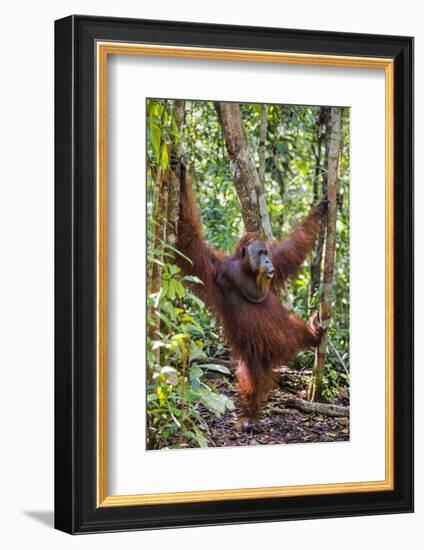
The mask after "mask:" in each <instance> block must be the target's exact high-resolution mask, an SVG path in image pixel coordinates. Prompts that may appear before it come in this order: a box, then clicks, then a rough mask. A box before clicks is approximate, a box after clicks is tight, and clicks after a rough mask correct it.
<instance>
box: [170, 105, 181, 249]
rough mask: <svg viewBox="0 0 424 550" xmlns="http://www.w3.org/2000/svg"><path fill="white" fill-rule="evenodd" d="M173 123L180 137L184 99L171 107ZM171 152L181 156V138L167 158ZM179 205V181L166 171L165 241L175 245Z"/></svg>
mask: <svg viewBox="0 0 424 550" xmlns="http://www.w3.org/2000/svg"><path fill="white" fill-rule="evenodd" d="M172 113H173V117H174V119H175V124H176V127H177V129H178V133H179V135H180V138H181V131H182V126H183V124H184V118H185V101H184V100H183V99H176V100H175V101H174V106H173V109H172ZM171 154H174V155H176V156H177V157H180V156H181V139H179V140H178V141H177V142H176V143H175V142H174V143H172V144H171V145H170V147H169V158H170V157H171ZM179 205H180V182H179V181H178V178H177V177H176V176H175V174H174V172H173V171H172V170H169V171H168V215H167V218H168V219H167V221H168V228H167V242H168V243H169V244H170V245H172V246H175V244H176V242H177V227H178V214H179V210H180V209H179Z"/></svg>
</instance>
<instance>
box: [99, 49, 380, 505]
mask: <svg viewBox="0 0 424 550" xmlns="http://www.w3.org/2000/svg"><path fill="white" fill-rule="evenodd" d="M108 78H109V96H108V104H109V106H108V116H109V118H108V120H109V125H108V136H109V145H108V147H109V154H108V162H109V164H108V173H109V179H108V200H109V206H108V251H109V255H108V258H109V268H108V269H109V271H108V293H109V294H108V298H109V302H108V304H109V306H108V307H109V315H108V319H109V328H108V408H109V409H108V419H109V428H108V453H109V454H108V468H109V474H108V494H110V495H116V494H118V495H119V494H121V495H126V494H135V493H136V494H137V493H158V492H176V491H197V490H207V489H231V488H237V487H240V488H241V487H244V488H250V487H271V486H282V485H308V484H315V483H316V484H320V483H337V482H339V483H342V482H348V481H377V480H382V479H384V467H385V453H384V436H385V430H384V427H385V426H384V420H385V408H384V391H385V384H384V366H385V361H384V357H385V339H384V336H385V330H384V325H385V322H384V321H385V304H384V298H385V287H384V276H385V256H384V250H385V223H384V213H385V194H384V192H385V85H384V70H383V69H379V70H370V69H365V70H362V71H358V69H350V68H340V67H337V68H336V67H330V68H323V67H303V66H293V65H283V66H282V65H276V64H271V63H270V64H268V63H267V64H261V65H260V66H259V67H258V64H257V63H240V62H235V63H231V62H228V61H207V62H205V61H204V60H189V59H184V60H181V59H173V60H169V59H165V58H156V59H154V58H153V59H152V58H144V57H133V56H126V57H121V56H119V57H116V56H113V57H112V59H111V60H110V61H109V67H108ZM223 83H224V85H223ZM164 92H165V93H166V94H168V97H177V98H178V97H195V98H198V99H209V100H210V99H214V98H220V99H227V100H234V99H237V100H239V101H250V102H261V101H265V100H266V101H269V102H278V101H280V102H286V103H294V102H297V103H300V104H304V105H310V104H313V103H315V104H318V105H336V104H339V105H347V106H349V108H350V135H351V142H350V144H351V186H350V188H351V197H350V198H351V201H350V206H351V217H350V219H351V250H350V251H351V300H350V302H351V323H350V329H351V332H350V334H351V343H350V344H351V345H350V351H351V353H350V357H351V375H352V387H351V390H352V391H351V395H352V399H351V433H350V441H349V442H344V443H326V444H313V445H305V444H303V445H268V446H257V447H255V448H250V449H249V450H248V451H246V449H243V448H240V447H239V448H225V449H195V450H194V449H187V450H178V451H175V450H174V451H162V452H159V451H158V452H152V451H146V450H145V417H146V413H145V395H144V391H143V390H144V388H145V384H146V381H145V372H146V371H145V339H144V338H143V334H144V331H145V280H146V271H145V239H146V237H145V217H144V212H145V189H144V187H145V186H144V180H145V174H144V167H145V158H144V151H145V149H146V144H145V117H146V113H145V101H144V98H145V97H158V96H160V95H161V94H163V93H164ZM365 196H366V197H367V200H364V197H365ZM364 220H368V223H366V224H365V223H363V221H364ZM370 231H372V233H373V239H372V246H370V237H369V232H370ZM363 265H367V266H368V270H369V271H367V270H365V269H363ZM369 273H372V274H373V280H374V281H375V282H374V284H370V282H369ZM364 311H366V312H367V314H366V315H364V314H363V312H364ZM363 403H368V404H369V406H368V407H366V408H365V407H363V406H362V405H363ZM258 463H259V464H266V468H257V467H256V465H257V464H258ZM230 464H231V465H234V464H237V465H238V466H237V468H232V467H228V466H229V465H230ZM282 464H284V468H282V467H281V465H282ZM311 464H319V465H320V467H319V469H318V470H315V469H312V468H311V467H310V465H311ZM148 472H160V475H146V474H147V473H148ZM175 472H178V475H175ZM205 472H207V475H206V476H205Z"/></svg>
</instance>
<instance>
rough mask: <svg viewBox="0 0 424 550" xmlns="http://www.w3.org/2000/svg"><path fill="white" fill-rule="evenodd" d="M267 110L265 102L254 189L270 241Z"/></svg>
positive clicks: (263, 225)
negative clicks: (266, 170)
mask: <svg viewBox="0 0 424 550" xmlns="http://www.w3.org/2000/svg"><path fill="white" fill-rule="evenodd" d="M268 110H269V107H268V105H267V104H264V105H263V106H262V116H261V125H260V130H259V171H258V176H259V185H258V188H257V189H256V193H257V195H258V204H259V214H260V216H261V219H262V229H263V231H264V233H265V236H266V238H267V239H268V241H272V240H273V239H274V236H273V234H272V227H271V220H270V219H269V212H268V207H267V205H266V200H265V152H266V135H267V131H268Z"/></svg>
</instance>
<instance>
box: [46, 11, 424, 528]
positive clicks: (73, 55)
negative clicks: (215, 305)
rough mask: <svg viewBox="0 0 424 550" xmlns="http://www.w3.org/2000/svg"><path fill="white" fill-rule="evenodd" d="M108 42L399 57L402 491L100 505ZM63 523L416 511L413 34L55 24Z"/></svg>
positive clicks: (398, 452) (83, 21)
mask: <svg viewBox="0 0 424 550" xmlns="http://www.w3.org/2000/svg"><path fill="white" fill-rule="evenodd" d="M99 40H105V41H118V42H119V41H121V42H126V43H128V42H144V43H152V44H168V45H179V46H201V47H208V48H228V49H239V50H249V49H254V50H264V51H270V52H274V51H276V52H293V53H299V52H301V53H310V54H323V55H325V54H328V55H335V56H358V57H379V58H390V59H393V60H394V92H395V93H394V206H395V210H394V281H395V287H394V303H393V306H394V319H395V333H394V490H391V491H376V492H361V493H348V494H327V495H310V496H294V497H282V498H260V499H247V500H242V499H241V500H229V501H218V502H191V503H180V504H152V505H145V506H130V505H128V506H118V507H106V508H102V507H98V506H97V499H96V491H97V480H96V368H95V367H96V260H95V258H96V186H95V182H96V144H95V132H96V100H95V93H94V90H95V86H96V69H95V63H96V48H95V44H96V42H97V41H99ZM55 281H56V282H55V527H56V528H57V529H60V530H62V531H65V532H68V533H72V534H75V533H93V532H103V531H121V530H130V529H146V528H148V529H152V528H164V527H181V526H197V525H216V524H231V523H250V522H264V521H279V520H294V519H308V518H326V517H336V516H359V515H369V514H388V513H399V512H411V511H413V39H412V38H410V37H402V36H378V35H365V34H348V33H336V32H321V31H320V32H318V31H309V30H292V29H277V28H259V27H240V26H226V25H209V24H201V23H181V22H178V23H177V22H169V21H149V20H133V19H121V18H109V17H89V16H77V15H73V16H70V17H66V18H64V19H60V20H58V21H56V22H55Z"/></svg>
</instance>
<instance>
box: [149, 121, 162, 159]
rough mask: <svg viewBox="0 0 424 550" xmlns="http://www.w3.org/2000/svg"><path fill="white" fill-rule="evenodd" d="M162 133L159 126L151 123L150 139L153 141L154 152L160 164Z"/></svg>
mask: <svg viewBox="0 0 424 550" xmlns="http://www.w3.org/2000/svg"><path fill="white" fill-rule="evenodd" d="M161 135H162V133H161V131H160V128H159V126H158V125H157V124H155V123H154V122H151V123H150V139H151V141H152V145H153V150H154V152H155V157H156V163H157V164H159V155H160V142H161Z"/></svg>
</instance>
